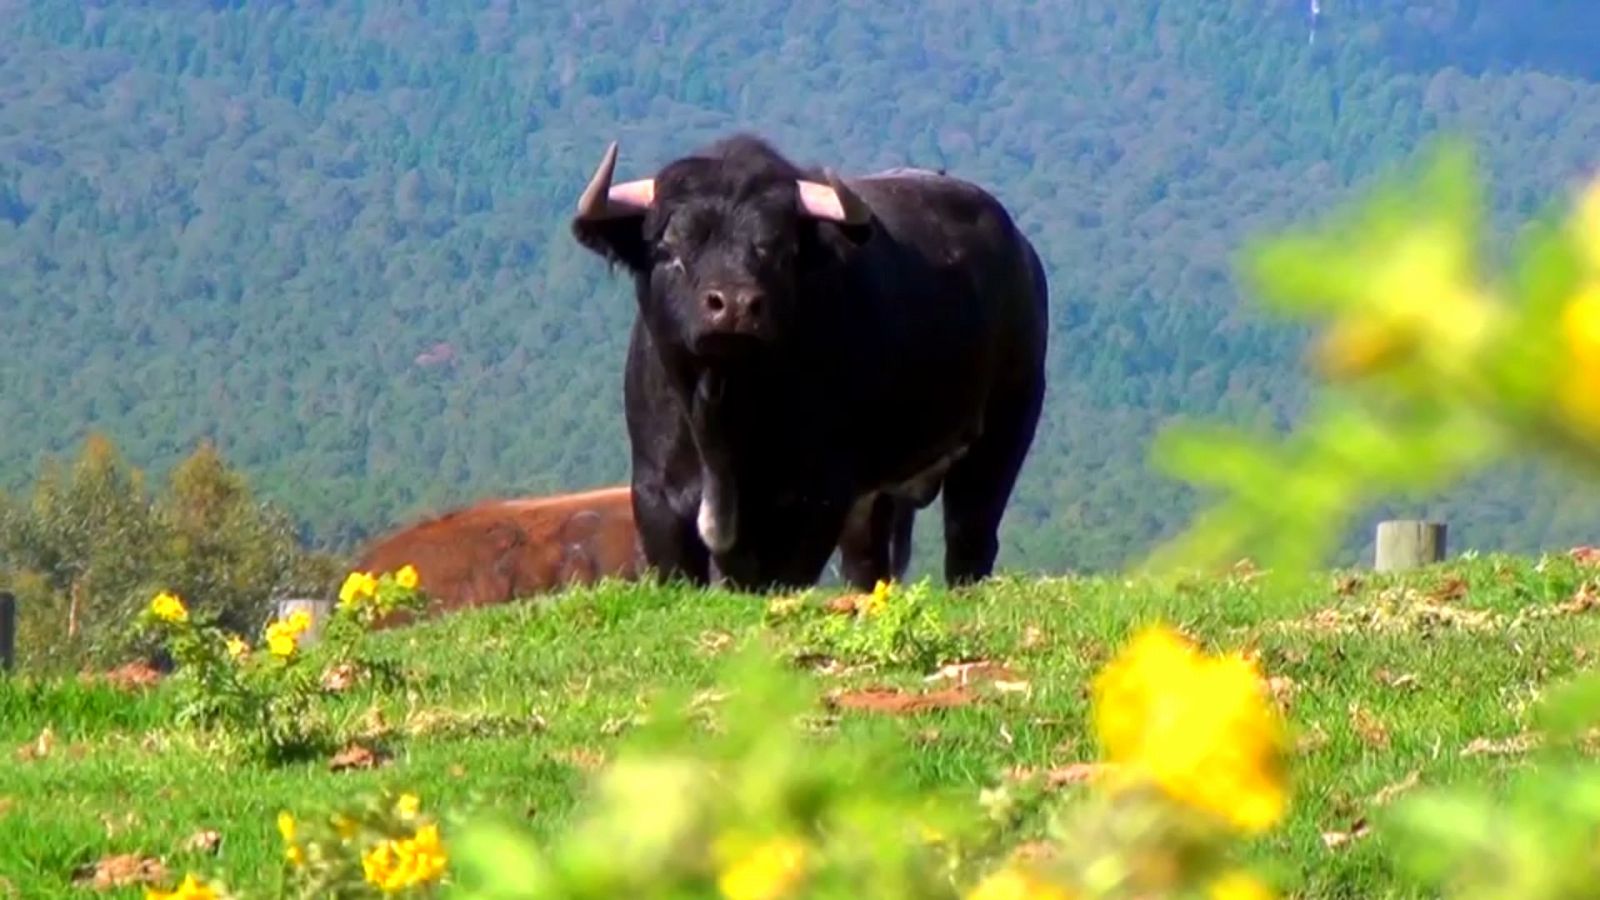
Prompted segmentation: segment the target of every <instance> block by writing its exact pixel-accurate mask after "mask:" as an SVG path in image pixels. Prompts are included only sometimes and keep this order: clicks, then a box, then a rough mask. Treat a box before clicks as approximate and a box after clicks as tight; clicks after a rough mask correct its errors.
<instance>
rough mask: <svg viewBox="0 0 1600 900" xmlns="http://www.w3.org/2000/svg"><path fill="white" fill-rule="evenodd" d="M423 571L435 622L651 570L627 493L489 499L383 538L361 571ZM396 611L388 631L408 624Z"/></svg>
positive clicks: (360, 562) (611, 490)
mask: <svg viewBox="0 0 1600 900" xmlns="http://www.w3.org/2000/svg"><path fill="white" fill-rule="evenodd" d="M408 563H409V564H410V565H413V566H415V567H416V568H417V573H418V576H419V578H418V580H419V585H420V587H421V588H422V589H423V591H425V592H426V593H427V594H428V596H429V598H430V603H429V606H428V609H427V612H426V613H425V615H428V616H433V615H438V614H440V613H443V612H448V611H451V610H456V609H461V608H464V607H473V606H485V605H489V604H495V603H506V602H509V601H511V600H515V599H518V598H521V597H528V596H532V595H535V594H542V593H548V592H550V591H554V590H559V589H560V588H562V587H564V586H567V585H571V584H592V583H594V582H595V581H598V580H600V579H601V578H603V577H608V576H609V577H612V578H621V579H624V580H633V579H636V578H638V577H639V575H640V573H641V571H642V569H643V564H644V558H643V554H642V553H641V552H640V549H639V543H638V536H637V532H636V531H635V529H634V523H633V504H632V496H631V492H630V490H629V489H628V487H627V486H625V485H624V486H620V487H607V488H599V489H596V490H591V491H582V492H578V493H571V494H556V495H553V496H547V497H524V498H516V499H505V500H485V501H482V502H480V503H476V504H473V505H471V506H468V507H464V508H462V509H457V510H452V511H450V512H447V513H445V514H444V515H441V516H437V517H434V518H429V519H424V520H422V521H419V522H415V523H413V524H411V525H408V526H405V527H403V528H400V529H397V530H395V531H392V532H390V533H389V534H387V535H385V536H383V537H381V538H379V539H377V540H376V541H374V542H373V543H372V544H370V545H369V546H368V547H367V548H366V550H365V551H364V552H363V553H361V554H360V556H359V557H358V558H357V560H356V562H355V566H354V568H355V569H357V570H359V571H365V572H373V573H375V574H376V573H382V572H392V571H395V570H397V569H399V568H400V567H402V566H404V565H406V564H408ZM410 618H411V616H409V615H402V614H395V615H393V616H391V617H390V618H389V619H388V620H386V621H385V622H384V623H383V625H385V626H392V625H399V624H403V623H405V622H406V621H409V620H410Z"/></svg>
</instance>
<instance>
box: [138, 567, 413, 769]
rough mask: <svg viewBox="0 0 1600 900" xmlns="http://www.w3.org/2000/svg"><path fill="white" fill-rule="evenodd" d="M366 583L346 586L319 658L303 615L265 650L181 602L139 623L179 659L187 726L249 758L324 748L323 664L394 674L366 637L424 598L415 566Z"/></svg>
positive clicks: (278, 625)
mask: <svg viewBox="0 0 1600 900" xmlns="http://www.w3.org/2000/svg"><path fill="white" fill-rule="evenodd" d="M407 569H410V567H407ZM368 577H370V576H368ZM406 584H409V585H410V586H409V587H407V586H405V585H406ZM366 585H367V583H366V581H364V580H362V581H360V586H359V588H358V589H355V590H349V582H348V581H347V583H346V588H347V591H346V592H342V593H347V594H348V596H349V600H348V601H346V600H345V599H344V598H343V596H342V597H341V602H340V605H339V606H338V608H336V609H335V610H334V612H333V614H332V616H331V617H330V621H329V622H328V623H326V626H325V627H324V628H323V629H322V635H321V638H322V644H321V646H319V647H318V648H317V650H318V652H317V653H316V654H315V655H314V656H313V655H308V654H307V652H306V651H305V649H304V647H303V642H304V640H305V637H306V635H307V633H308V632H310V630H311V629H312V627H313V626H314V624H315V623H314V622H313V621H312V618H311V614H310V613H308V612H306V611H304V610H298V611H296V612H293V613H291V614H289V615H288V616H285V617H283V618H280V619H276V620H274V621H273V622H271V623H269V624H268V625H267V627H266V629H265V630H264V632H263V634H262V638H261V645H260V646H259V647H252V646H251V645H250V643H249V642H248V641H247V640H245V638H244V637H242V636H240V635H237V634H232V633H228V632H225V631H224V630H222V629H221V628H219V627H218V626H217V625H216V624H215V623H212V622H207V621H197V620H196V619H194V618H193V617H192V616H191V614H190V611H189V609H188V606H187V605H186V604H185V603H184V602H183V600H182V599H181V598H180V597H177V596H176V595H174V594H171V593H169V592H166V591H163V592H161V593H159V594H157V595H156V597H155V598H154V599H152V600H151V602H150V605H149V607H148V608H147V609H146V610H145V611H144V612H143V613H142V614H141V615H140V617H139V622H138V626H139V627H140V628H144V629H150V630H154V631H155V632H156V633H157V634H158V635H159V636H160V637H161V638H162V639H163V640H164V641H165V643H166V646H167V648H168V651H169V652H170V653H171V654H172V657H173V659H174V660H175V661H176V662H177V663H178V671H177V673H176V675H175V677H174V681H175V682H176V683H177V684H178V686H179V690H180V691H182V695H183V703H182V704H181V705H180V708H179V711H178V716H177V721H178V723H179V724H180V725H190V724H195V725H200V726H202V727H207V728H217V729H219V730H220V732H221V733H222V734H223V735H224V736H226V737H228V738H230V739H233V740H235V741H237V742H238V743H239V744H240V745H241V746H242V747H243V748H244V749H245V750H246V752H247V753H250V754H252V755H255V756H259V757H262V758H266V759H269V760H277V759H283V758H286V757H291V756H295V755H298V754H302V753H306V752H309V751H311V750H313V749H315V748H317V747H318V746H319V744H320V742H321V741H322V740H323V739H325V735H323V734H322V732H321V729H322V722H321V720H320V717H319V715H318V709H317V703H318V700H319V698H320V697H321V696H323V695H324V694H326V693H327V692H328V688H327V687H326V686H325V685H324V684H323V683H322V680H321V678H320V675H321V673H322V672H323V670H324V666H328V665H332V666H348V667H350V668H351V670H352V671H355V670H359V671H362V672H367V673H369V674H372V675H374V676H378V677H382V676H391V677H392V675H393V671H392V670H393V668H394V667H393V665H392V664H391V663H389V662H387V661H385V660H381V659H378V658H375V657H372V656H370V655H368V654H366V653H365V652H364V647H363V637H364V636H365V634H366V633H367V630H368V628H369V626H370V625H371V623H372V622H373V621H375V620H376V619H377V618H378V617H380V616H382V615H384V614H386V613H387V612H388V611H391V610H393V609H397V608H412V607H415V606H417V605H419V604H420V603H421V602H422V598H421V596H420V594H419V592H418V591H417V590H416V587H415V586H416V573H415V570H410V571H409V572H407V571H406V570H402V571H401V572H400V573H397V574H395V575H388V574H386V575H384V576H383V577H382V578H381V579H380V578H373V579H372V581H371V586H370V588H368V587H367V586H366Z"/></svg>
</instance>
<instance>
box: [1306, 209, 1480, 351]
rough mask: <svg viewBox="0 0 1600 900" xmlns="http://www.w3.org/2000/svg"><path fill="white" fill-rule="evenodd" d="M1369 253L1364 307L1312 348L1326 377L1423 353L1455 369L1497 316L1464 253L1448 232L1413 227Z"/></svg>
mask: <svg viewBox="0 0 1600 900" xmlns="http://www.w3.org/2000/svg"><path fill="white" fill-rule="evenodd" d="M1391 247H1392V249H1389V250H1388V252H1387V253H1386V254H1385V255H1384V256H1383V257H1381V258H1379V259H1376V260H1373V262H1372V265H1371V273H1372V274H1371V275H1370V281H1368V283H1367V289H1366V297H1365V298H1364V299H1365V306H1366V308H1365V309H1362V310H1358V311H1354V312H1352V313H1351V315H1350V316H1349V317H1347V318H1343V319H1341V320H1339V321H1337V322H1336V323H1335V324H1334V325H1333V327H1332V328H1331V329H1330V330H1329V331H1328V333H1327V334H1326V335H1325V336H1324V337H1323V338H1322V339H1321V341H1320V343H1319V344H1318V346H1317V347H1316V350H1315V352H1314V355H1313V358H1314V361H1315V363H1316V364H1317V366H1318V368H1319V369H1320V370H1321V371H1322V372H1323V373H1324V374H1326V375H1328V376H1330V377H1334V378H1351V377H1356V376H1360V375H1368V374H1372V373H1374V372H1377V371H1380V370H1382V369H1387V368H1393V367H1395V366H1398V365H1401V364H1403V363H1405V362H1407V361H1410V360H1413V359H1416V358H1417V357H1418V355H1419V354H1425V355H1426V356H1427V358H1428V359H1429V361H1430V362H1432V363H1433V364H1434V365H1435V366H1436V367H1438V368H1440V369H1443V370H1445V371H1455V370H1458V369H1463V368H1465V367H1466V366H1468V365H1469V364H1470V361H1471V358H1472V355H1473V353H1474V352H1475V351H1476V350H1477V348H1478V347H1479V346H1480V345H1481V344H1482V342H1483V339H1484V338H1485V337H1486V336H1487V335H1488V334H1489V332H1490V330H1491V328H1492V326H1493V325H1494V322H1495V318H1496V316H1497V315H1498V313H1497V310H1496V309H1495V307H1494V305H1493V304H1492V303H1490V302H1489V300H1488V298H1487V297H1485V296H1484V295H1483V294H1482V293H1481V292H1480V291H1479V290H1477V289H1476V288H1475V287H1474V286H1473V284H1472V282H1471V280H1470V277H1471V276H1470V273H1469V271H1468V268H1467V252H1466V248H1465V247H1464V246H1463V245H1462V242H1461V240H1460V239H1459V238H1458V237H1457V236H1455V235H1453V234H1450V233H1448V232H1445V231H1440V230H1430V229H1417V230H1415V231H1413V232H1412V233H1410V234H1407V235H1404V236H1402V237H1401V238H1400V239H1398V240H1397V241H1395V242H1394V243H1393V244H1392V245H1391Z"/></svg>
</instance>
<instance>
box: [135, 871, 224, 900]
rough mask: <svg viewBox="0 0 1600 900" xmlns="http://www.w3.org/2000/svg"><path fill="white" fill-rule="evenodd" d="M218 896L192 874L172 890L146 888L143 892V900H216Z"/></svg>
mask: <svg viewBox="0 0 1600 900" xmlns="http://www.w3.org/2000/svg"><path fill="white" fill-rule="evenodd" d="M220 896H221V895H220V894H218V893H217V891H216V888H213V887H210V886H209V885H205V884H202V883H201V882H200V881H199V879H197V878H195V877H194V873H193V872H190V873H189V874H188V875H186V876H184V879H183V883H182V884H180V885H178V886H177V888H175V889H174V890H170V891H160V890H156V889H155V888H146V889H145V892H144V897H145V900H218V898H219V897H220Z"/></svg>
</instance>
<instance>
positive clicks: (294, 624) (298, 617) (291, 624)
mask: <svg viewBox="0 0 1600 900" xmlns="http://www.w3.org/2000/svg"><path fill="white" fill-rule="evenodd" d="M284 625H285V626H287V627H288V629H289V630H290V631H291V632H293V633H295V634H300V633H302V632H304V631H305V630H306V629H307V628H310V627H311V613H308V612H306V611H305V610H303V609H297V610H295V611H294V612H292V613H290V614H289V618H287V619H285V620H284Z"/></svg>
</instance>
